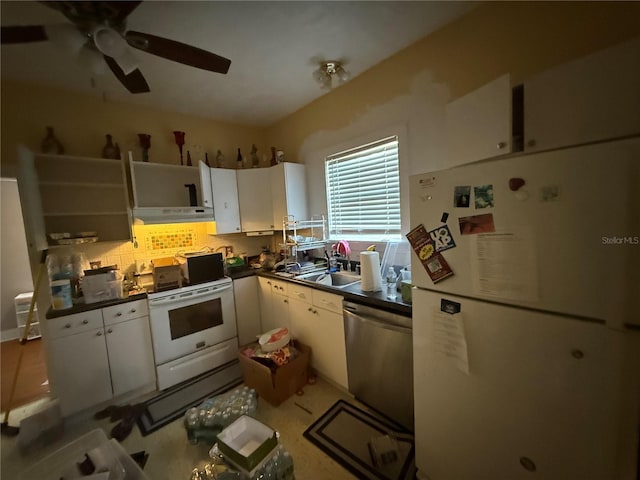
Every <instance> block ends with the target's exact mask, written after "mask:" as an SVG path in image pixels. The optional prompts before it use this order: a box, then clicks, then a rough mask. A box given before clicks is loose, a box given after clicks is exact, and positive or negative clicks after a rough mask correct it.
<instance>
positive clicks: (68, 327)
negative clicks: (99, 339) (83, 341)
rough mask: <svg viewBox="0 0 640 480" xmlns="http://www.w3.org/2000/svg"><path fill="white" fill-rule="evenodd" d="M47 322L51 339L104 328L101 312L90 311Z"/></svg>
mask: <svg viewBox="0 0 640 480" xmlns="http://www.w3.org/2000/svg"><path fill="white" fill-rule="evenodd" d="M46 322H47V331H48V332H49V336H50V337H51V338H60V337H66V336H67V335H75V334H76V333H81V332H86V331H87V330H92V329H95V328H102V313H101V311H100V310H89V311H88V312H81V313H74V314H73V315H65V316H64V317H58V318H52V319H50V320H47V321H46Z"/></svg>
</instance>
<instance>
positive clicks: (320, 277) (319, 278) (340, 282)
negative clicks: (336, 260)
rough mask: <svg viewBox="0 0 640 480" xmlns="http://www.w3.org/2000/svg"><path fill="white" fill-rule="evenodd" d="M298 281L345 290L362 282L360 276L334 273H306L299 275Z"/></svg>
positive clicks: (348, 273)
mask: <svg viewBox="0 0 640 480" xmlns="http://www.w3.org/2000/svg"><path fill="white" fill-rule="evenodd" d="M296 279H298V280H304V281H306V282H309V283H319V284H321V285H327V286H333V287H336V288H345V287H348V286H349V285H353V284H355V283H358V282H359V281H360V275H356V274H355V273H350V272H332V273H324V272H322V273H317V272H314V273H305V274H303V275H297V276H296Z"/></svg>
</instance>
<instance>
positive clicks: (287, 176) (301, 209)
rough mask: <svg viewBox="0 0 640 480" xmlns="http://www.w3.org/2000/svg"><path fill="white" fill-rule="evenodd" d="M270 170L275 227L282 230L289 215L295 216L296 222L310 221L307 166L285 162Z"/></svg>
mask: <svg viewBox="0 0 640 480" xmlns="http://www.w3.org/2000/svg"><path fill="white" fill-rule="evenodd" d="M269 170H270V173H271V196H272V199H273V223H274V225H275V227H276V228H278V229H280V228H282V222H283V219H284V217H286V216H288V215H293V217H294V218H295V220H306V219H308V218H309V210H308V208H307V187H306V185H307V184H306V182H307V180H306V175H305V166H304V165H303V164H301V163H290V162H284V163H279V164H278V165H274V166H273V167H271V168H270V169H269Z"/></svg>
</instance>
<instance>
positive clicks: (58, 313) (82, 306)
mask: <svg viewBox="0 0 640 480" xmlns="http://www.w3.org/2000/svg"><path fill="white" fill-rule="evenodd" d="M145 298H147V294H146V293H137V294H135V295H129V296H128V297H125V298H114V299H113V300H105V301H104V302H96V303H77V304H75V305H74V306H73V307H71V308H65V309H64V310H54V309H53V308H51V307H49V310H47V314H46V316H45V317H46V318H47V319H51V318H58V317H64V316H65V315H73V314H74V313H81V312H88V311H89V310H97V309H98V308H104V307H110V306H112V305H119V304H121V303H127V302H134V301H136V300H144V299H145Z"/></svg>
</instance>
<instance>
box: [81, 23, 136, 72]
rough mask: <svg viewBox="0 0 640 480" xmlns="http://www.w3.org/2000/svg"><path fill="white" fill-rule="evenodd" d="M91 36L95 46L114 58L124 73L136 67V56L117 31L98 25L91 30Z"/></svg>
mask: <svg viewBox="0 0 640 480" xmlns="http://www.w3.org/2000/svg"><path fill="white" fill-rule="evenodd" d="M92 37H93V42H94V44H95V46H96V48H97V49H98V50H100V52H101V53H102V54H104V55H107V56H109V57H112V58H114V59H115V61H116V62H117V63H118V65H119V66H120V68H121V69H122V71H123V72H124V74H125V75H129V74H130V73H131V72H133V71H134V70H135V69H136V68H138V60H137V58H136V57H135V55H133V53H131V49H130V48H129V45H128V44H127V41H126V40H125V39H124V38H122V36H121V35H120V34H119V33H118V32H116V31H115V30H113V29H112V28H110V27H105V26H99V27H97V28H96V29H95V30H94V31H93V33H92Z"/></svg>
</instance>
